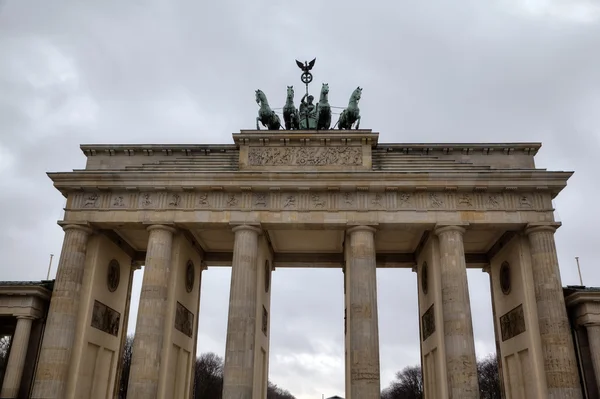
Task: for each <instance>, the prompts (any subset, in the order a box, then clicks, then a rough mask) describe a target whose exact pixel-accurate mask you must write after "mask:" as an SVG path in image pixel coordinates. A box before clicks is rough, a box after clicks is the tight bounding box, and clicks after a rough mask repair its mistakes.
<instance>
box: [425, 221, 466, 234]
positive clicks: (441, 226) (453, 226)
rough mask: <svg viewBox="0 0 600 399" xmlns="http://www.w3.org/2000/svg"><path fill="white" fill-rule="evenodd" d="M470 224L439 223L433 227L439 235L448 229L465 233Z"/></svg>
mask: <svg viewBox="0 0 600 399" xmlns="http://www.w3.org/2000/svg"><path fill="white" fill-rule="evenodd" d="M468 226H469V223H452V224H450V223H438V224H436V225H435V227H434V228H433V232H434V234H435V235H436V236H439V235H440V234H442V233H446V232H448V231H457V232H459V233H460V234H461V235H462V234H464V233H465V231H467V229H466V228H467V227H468Z"/></svg>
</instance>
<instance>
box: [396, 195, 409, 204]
mask: <svg viewBox="0 0 600 399" xmlns="http://www.w3.org/2000/svg"><path fill="white" fill-rule="evenodd" d="M409 200H410V194H409V193H400V195H398V201H400V206H408V201H409Z"/></svg>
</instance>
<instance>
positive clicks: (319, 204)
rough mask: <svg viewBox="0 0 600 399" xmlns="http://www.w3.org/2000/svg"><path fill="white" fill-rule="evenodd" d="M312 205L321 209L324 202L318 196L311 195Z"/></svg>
mask: <svg viewBox="0 0 600 399" xmlns="http://www.w3.org/2000/svg"><path fill="white" fill-rule="evenodd" d="M311 198H312V202H313V205H314V206H315V207H317V208H323V207H324V206H325V201H323V200H322V199H321V197H320V196H319V194H313V195H311Z"/></svg>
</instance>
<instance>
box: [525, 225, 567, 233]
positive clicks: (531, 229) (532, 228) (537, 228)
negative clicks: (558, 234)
mask: <svg viewBox="0 0 600 399" xmlns="http://www.w3.org/2000/svg"><path fill="white" fill-rule="evenodd" d="M561 225H562V223H560V222H547V223H528V224H527V226H526V227H525V234H526V235H530V234H531V233H539V232H541V231H548V232H550V233H554V232H555V231H556V230H557V229H558V228H559V227H560V226H561Z"/></svg>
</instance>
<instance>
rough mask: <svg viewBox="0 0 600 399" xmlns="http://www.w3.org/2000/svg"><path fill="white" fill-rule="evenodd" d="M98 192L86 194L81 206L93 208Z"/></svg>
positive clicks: (96, 201)
mask: <svg viewBox="0 0 600 399" xmlns="http://www.w3.org/2000/svg"><path fill="white" fill-rule="evenodd" d="M98 198H99V197H98V194H96V193H92V194H90V195H88V196H87V197H85V202H84V204H83V206H84V207H85V208H95V207H96V204H97V203H98Z"/></svg>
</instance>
